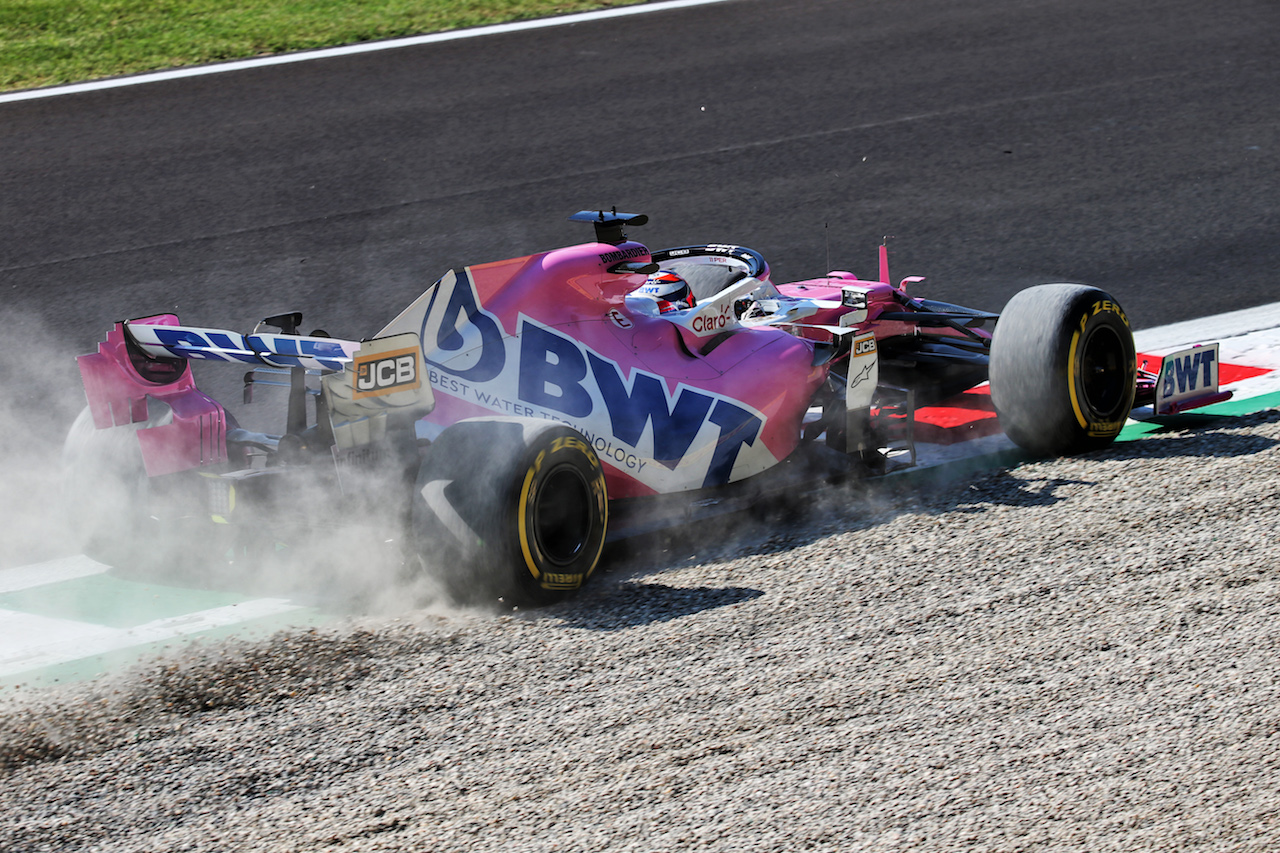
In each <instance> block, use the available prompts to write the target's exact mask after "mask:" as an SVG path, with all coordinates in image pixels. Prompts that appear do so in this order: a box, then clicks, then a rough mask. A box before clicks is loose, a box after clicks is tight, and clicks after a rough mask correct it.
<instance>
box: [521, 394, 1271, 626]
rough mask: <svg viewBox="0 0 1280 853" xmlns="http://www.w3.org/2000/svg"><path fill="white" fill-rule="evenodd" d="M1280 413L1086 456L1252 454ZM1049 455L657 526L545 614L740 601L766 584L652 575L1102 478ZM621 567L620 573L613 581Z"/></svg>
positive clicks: (616, 549) (859, 484) (911, 475)
mask: <svg viewBox="0 0 1280 853" xmlns="http://www.w3.org/2000/svg"><path fill="white" fill-rule="evenodd" d="M1276 422H1280V410H1268V411H1264V412H1258V413H1253V414H1248V415H1238V416H1233V415H1202V414H1196V415H1181V416H1178V417H1177V418H1171V419H1168V420H1167V421H1166V422H1165V423H1163V424H1161V425H1160V426H1158V427H1157V428H1156V429H1154V430H1152V431H1150V432H1148V433H1146V434H1145V435H1142V436H1140V437H1137V438H1134V439H1131V440H1125V441H1120V442H1116V443H1114V444H1111V445H1109V446H1108V447H1106V448H1104V449H1102V450H1097V451H1092V452H1090V453H1086V454H1081V455H1080V456H1079V457H1077V458H1079V459H1082V460H1095V461H1099V462H1104V463H1110V462H1116V463H1123V462H1126V461H1129V460H1134V459H1152V460H1160V459H1181V458H1186V459H1226V458H1240V457H1246V456H1251V455H1256V454H1259V453H1263V452H1265V451H1268V450H1271V449H1273V448H1275V447H1276V446H1277V445H1280V440H1277V439H1273V438H1269V437H1267V436H1262V435H1254V434H1249V433H1247V432H1246V430H1249V429H1251V428H1253V427H1256V426H1259V425H1263V424H1270V423H1276ZM1006 458H1007V457H1006ZM1019 460H1020V461H1019ZM1043 461H1045V460H1041V459H1036V458H1034V457H1031V456H1021V457H1018V458H1017V459H1014V460H1013V461H1012V462H1011V463H1009V464H1010V465H1011V467H1008V468H1003V467H1002V468H989V469H985V470H978V471H976V472H975V471H974V469H973V468H972V467H964V466H957V467H955V468H952V469H943V470H939V469H926V470H919V471H908V472H904V473H902V474H895V475H893V476H890V477H885V478H881V479H866V480H860V479H852V480H847V481H845V482H842V483H838V484H833V485H826V486H822V487H819V488H816V489H813V490H811V491H808V492H806V493H803V494H798V495H793V496H786V497H781V498H772V499H769V500H764V501H761V502H759V503H757V504H755V505H753V506H752V507H751V508H750V509H748V510H744V511H738V512H733V513H727V514H725V515H724V516H721V517H718V518H714V519H710V520H701V521H699V522H698V523H696V524H682V525H674V526H671V527H668V528H666V529H664V530H661V531H655V532H648V533H645V534H643V535H639V536H635V537H632V538H629V539H627V540H624V541H623V542H620V543H616V544H614V545H613V546H611V548H610V549H609V550H607V551H606V559H605V566H606V567H607V569H606V571H605V572H603V573H602V574H603V575H604V577H597V578H596V579H595V580H594V581H593V582H592V585H591V586H589V587H587V588H586V589H584V590H583V591H582V592H581V593H579V595H578V596H577V597H576V598H574V599H572V600H571V601H569V602H566V603H565V604H564V605H559V606H557V607H555V608H550V609H548V610H546V611H542V613H543V615H547V616H555V617H557V618H561V619H564V620H565V623H566V624H567V625H570V626H574V627H589V628H592V629H595V630H616V629H618V628H623V627H630V626H634V625H639V624H645V623H647V622H652V621H663V620H666V619H672V618H676V617H679V616H683V615H686V614H688V613H693V612H697V611H698V610H705V609H710V608H713V607H720V606H725V605H730V604H738V603H742V602H745V601H749V600H751V599H754V598H757V597H760V596H762V595H764V594H765V593H764V592H763V591H761V590H756V589H748V588H742V587H729V588H725V589H719V588H702V587H699V588H676V587H669V586H665V585H663V584H660V583H655V582H653V581H650V580H645V579H646V578H652V577H658V576H661V575H662V574H663V573H665V572H669V571H673V570H679V569H681V568H686V567H690V566H695V565H700V564H705V563H709V562H716V561H720V560H728V559H739V558H744V557H745V558H750V557H759V556H764V555H768V554H777V553H785V552H787V551H791V550H795V549H799V548H803V547H805V546H807V545H811V544H813V543H814V542H816V541H819V540H821V539H823V538H825V537H827V536H830V535H831V534H832V533H833V532H849V531H856V530H859V529H872V528H875V527H879V526H881V525H883V524H886V523H888V522H890V521H892V520H893V519H894V518H896V517H898V516H899V515H902V514H903V513H908V512H916V513H919V512H924V513H931V514H941V513H944V512H962V513H975V514H980V513H984V512H987V511H989V510H990V509H992V508H993V507H996V506H1022V507H1042V506H1052V505H1056V504H1061V503H1063V502H1067V501H1070V500H1072V496H1071V493H1070V490H1067V489H1065V487H1068V486H1090V485H1094V483H1093V482H1092V481H1090V480H1087V479H1081V478H1072V477H1052V476H1051V477H1044V476H1042V475H1040V474H1038V473H1036V472H1034V471H1029V470H1028V469H1027V467H1026V466H1029V465H1034V464H1037V463H1039V462H1043ZM615 575H616V576H618V577H619V580H616V581H615V580H613V578H612V577H611V576H615ZM562 608H564V609H562Z"/></svg>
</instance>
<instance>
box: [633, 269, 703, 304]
mask: <svg viewBox="0 0 1280 853" xmlns="http://www.w3.org/2000/svg"><path fill="white" fill-rule="evenodd" d="M637 292H638V293H642V294H644V295H645V296H648V297H651V298H652V299H653V300H654V301H655V302H657V303H658V313H659V314H666V313H668V312H669V311H683V310H685V309H686V308H692V307H693V306H694V304H695V302H694V298H693V289H692V288H691V287H689V282H687V281H685V280H684V279H682V278H681V277H680V276H678V275H676V274H675V273H673V272H671V270H658V271H657V272H656V273H654V274H653V275H651V276H649V278H648V279H646V280H645V283H644V286H643V287H641V288H640V290H639V291H637Z"/></svg>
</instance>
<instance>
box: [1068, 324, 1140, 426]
mask: <svg viewBox="0 0 1280 853" xmlns="http://www.w3.org/2000/svg"><path fill="white" fill-rule="evenodd" d="M1130 382H1132V380H1131V379H1129V375H1128V371H1127V370H1126V369H1125V364H1124V346H1123V344H1122V343H1121V341H1120V336H1119V335H1118V334H1116V333H1115V331H1114V330H1113V329H1109V328H1106V327H1105V326H1104V327H1101V328H1098V329H1094V330H1093V333H1092V334H1091V335H1089V338H1088V340H1086V341H1085V345H1084V352H1083V354H1082V356H1081V361H1080V386H1081V391H1083V392H1084V399H1085V403H1086V404H1087V405H1088V407H1089V408H1090V409H1092V410H1093V411H1095V412H1097V413H1098V414H1100V415H1102V416H1103V419H1108V418H1112V417H1113V416H1114V415H1115V414H1116V413H1117V412H1118V410H1119V409H1120V408H1121V407H1123V405H1124V401H1125V391H1126V385H1127V384H1128V383H1130Z"/></svg>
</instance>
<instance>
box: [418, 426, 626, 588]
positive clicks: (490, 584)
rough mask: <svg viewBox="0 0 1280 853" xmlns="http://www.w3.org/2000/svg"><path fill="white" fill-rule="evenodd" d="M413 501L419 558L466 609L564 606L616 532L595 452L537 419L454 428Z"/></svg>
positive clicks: (573, 434) (425, 469)
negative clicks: (477, 605) (476, 605)
mask: <svg viewBox="0 0 1280 853" xmlns="http://www.w3.org/2000/svg"><path fill="white" fill-rule="evenodd" d="M413 501H414V506H413V523H414V532H415V540H416V548H417V552H418V556H419V558H420V560H421V561H422V562H423V563H424V564H425V565H427V566H428V567H430V568H431V569H432V570H433V571H434V573H435V574H437V575H438V576H439V577H441V578H442V580H443V581H444V582H445V586H446V588H447V590H448V592H449V594H450V596H451V597H453V598H454V599H455V600H458V601H461V602H464V603H465V602H484V601H494V600H496V599H502V600H503V601H510V602H527V603H533V604H546V603H550V602H552V601H555V600H557V599H559V598H562V597H564V596H565V595H567V594H569V593H571V592H572V591H573V590H576V589H578V588H579V587H580V586H582V584H583V583H585V582H586V581H587V579H588V578H589V577H590V576H591V574H592V572H594V571H595V568H596V566H597V564H598V563H599V561H600V552H601V550H602V549H603V547H604V539H605V532H606V529H607V526H608V501H607V497H606V492H605V483H604V471H603V469H602V468H601V466H600V460H599V458H598V457H597V456H596V454H595V451H593V450H592V449H591V446H590V445H589V444H588V443H587V441H586V439H585V438H583V436H582V435H581V434H580V433H578V432H577V431H575V430H573V429H571V428H570V427H567V426H564V425H563V424H557V423H554V422H550V421H544V420H535V419H531V418H477V419H474V420H466V421H460V422H459V423H457V424H454V425H453V426H451V427H449V428H448V429H446V430H445V431H444V432H443V433H441V434H440V437H439V438H438V439H437V440H436V441H435V442H434V443H433V444H432V445H431V446H430V447H429V448H428V449H427V451H426V455H425V457H424V458H423V462H422V466H421V468H420V470H419V474H418V481H417V486H416V488H415V490H414V496H413Z"/></svg>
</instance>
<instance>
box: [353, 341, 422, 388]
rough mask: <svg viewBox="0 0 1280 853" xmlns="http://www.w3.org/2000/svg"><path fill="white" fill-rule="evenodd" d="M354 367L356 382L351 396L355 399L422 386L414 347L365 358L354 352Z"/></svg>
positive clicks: (416, 351) (416, 352)
mask: <svg viewBox="0 0 1280 853" xmlns="http://www.w3.org/2000/svg"><path fill="white" fill-rule="evenodd" d="M354 367H355V372H356V381H355V388H354V389H353V391H352V394H351V396H352V397H353V398H356V399H359V398H361V397H380V396H382V395H383V394H394V393H395V392H397V391H412V390H416V389H417V388H419V387H421V386H422V378H421V372H420V371H419V370H418V350H417V349H416V348H412V349H402V350H394V351H392V352H380V353H377V354H376V355H371V356H365V357H361V356H360V355H359V354H358V353H357V355H356V357H355V365H354Z"/></svg>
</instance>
